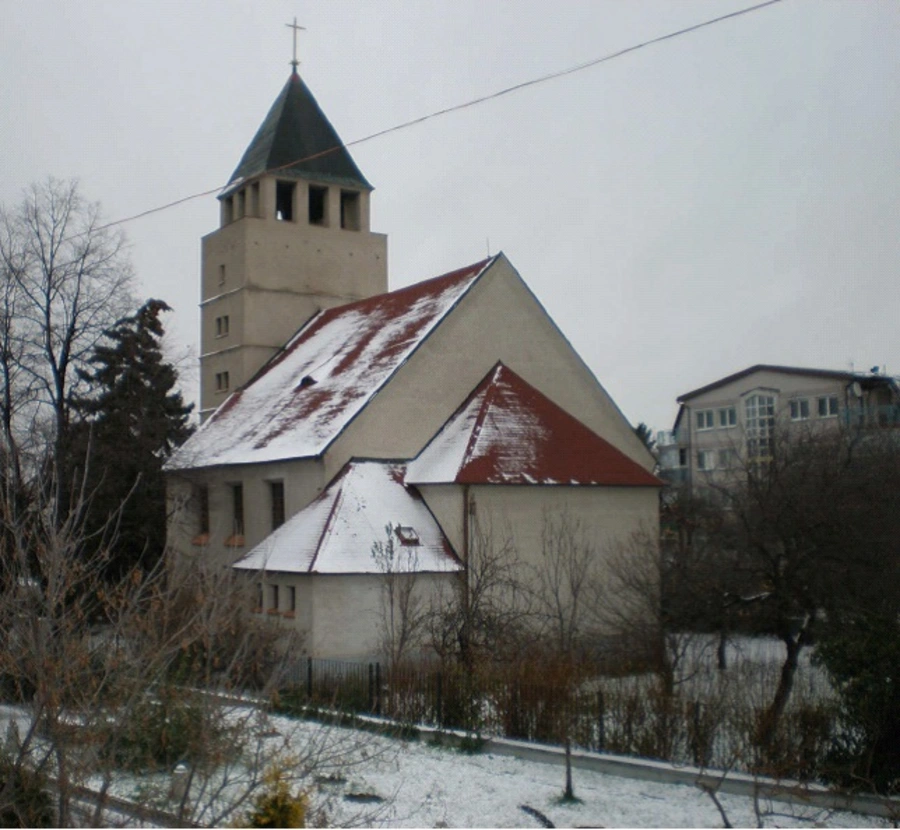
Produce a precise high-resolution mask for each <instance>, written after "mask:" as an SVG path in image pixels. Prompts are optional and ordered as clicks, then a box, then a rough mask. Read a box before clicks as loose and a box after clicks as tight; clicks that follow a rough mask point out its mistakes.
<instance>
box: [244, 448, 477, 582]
mask: <svg viewBox="0 0 900 830" xmlns="http://www.w3.org/2000/svg"><path fill="white" fill-rule="evenodd" d="M405 472H406V465H405V463H403V462H397V461H350V462H348V463H347V464H346V465H345V466H344V468H343V469H342V470H341V472H340V473H338V474H337V476H335V478H334V479H333V480H332V481H331V483H330V484H329V485H328V487H326V488H325V490H324V491H323V492H322V493H321V494H320V495H319V497H318V498H317V499H316V500H315V501H313V502H312V503H311V504H310V505H309V506H308V507H306V508H305V509H303V510H301V511H300V512H299V513H297V514H295V515H294V516H293V517H291V518H290V519H289V520H288V521H287V522H286V523H285V524H283V525H282V526H281V527H279V528H278V529H277V530H275V531H274V532H273V533H272V534H270V535H269V536H268V537H267V538H266V539H265V540H263V541H262V542H261V543H260V544H258V545H257V546H256V547H255V548H253V549H252V550H251V551H250V552H249V553H247V554H246V556H244V557H242V558H241V559H240V560H238V561H237V562H236V563H235V564H234V565H233V567H235V568H237V569H239V570H254V571H258V570H266V571H270V572H272V571H277V572H281V573H320V574H349V573H376V574H377V573H383V572H384V570H383V568H382V567H380V566H379V564H378V563H377V562H376V560H375V557H374V556H373V555H372V550H373V547H374V546H375V545H376V544H377V543H379V542H380V543H381V544H382V545H384V544H386V542H387V540H388V532H387V530H386V528H387V526H388V525H390V527H391V529H392V537H391V538H392V539H393V542H394V553H395V556H396V557H397V560H396V565H395V570H396V571H397V572H400V573H407V572H410V571H415V572H450V571H459V570H461V568H462V566H461V565H460V563H459V560H458V559H457V558H456V556H455V555H454V554H453V551H452V548H451V547H450V544H449V542H447V540H446V538H445V537H444V534H443V532H442V531H441V529H440V526H439V525H438V523H437V521H436V520H435V518H434V516H432V514H431V511H429V509H428V508H427V507H426V505H425V502H424V501H422V497H421V496H420V495H419V494H418V493H417V492H416V491H415V490H414V489H412V488H409V487H407V486H406V485H405V484H404V483H403V475H404V473H405Z"/></svg>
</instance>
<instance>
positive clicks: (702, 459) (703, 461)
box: [697, 450, 716, 470]
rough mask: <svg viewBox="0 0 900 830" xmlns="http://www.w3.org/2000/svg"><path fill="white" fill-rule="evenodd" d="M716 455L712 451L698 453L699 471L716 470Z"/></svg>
mask: <svg viewBox="0 0 900 830" xmlns="http://www.w3.org/2000/svg"><path fill="white" fill-rule="evenodd" d="M715 458H716V456H715V453H714V452H713V451H712V450H699V451H698V452H697V469H698V470H712V469H715V466H716V461H715Z"/></svg>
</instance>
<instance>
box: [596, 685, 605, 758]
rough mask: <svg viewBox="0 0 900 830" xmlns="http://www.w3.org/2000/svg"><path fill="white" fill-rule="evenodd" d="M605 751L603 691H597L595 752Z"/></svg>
mask: <svg viewBox="0 0 900 830" xmlns="http://www.w3.org/2000/svg"><path fill="white" fill-rule="evenodd" d="M604 749H606V701H605V700H604V699H603V689H597V751H598V752H603V750H604Z"/></svg>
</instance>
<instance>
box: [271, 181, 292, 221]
mask: <svg viewBox="0 0 900 830" xmlns="http://www.w3.org/2000/svg"><path fill="white" fill-rule="evenodd" d="M295 188H296V184H295V183H294V182H276V184H275V218H276V219H277V220H278V221H279V222H293V221H294V189H295Z"/></svg>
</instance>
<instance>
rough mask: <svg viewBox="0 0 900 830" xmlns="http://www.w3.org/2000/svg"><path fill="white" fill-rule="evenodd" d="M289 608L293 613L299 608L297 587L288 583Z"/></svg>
mask: <svg viewBox="0 0 900 830" xmlns="http://www.w3.org/2000/svg"><path fill="white" fill-rule="evenodd" d="M287 605H288V607H287V610H288V611H289V612H290V613H291V614H293V613H294V611H296V610H297V589H296V588H295V587H294V586H293V585H288V589H287Z"/></svg>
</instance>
